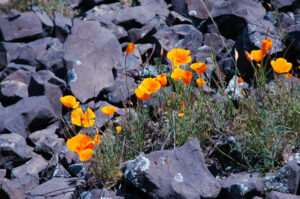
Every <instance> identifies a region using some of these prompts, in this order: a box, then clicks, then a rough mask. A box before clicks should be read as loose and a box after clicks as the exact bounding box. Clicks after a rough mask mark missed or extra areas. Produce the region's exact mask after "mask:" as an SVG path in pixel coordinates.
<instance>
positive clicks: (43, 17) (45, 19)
mask: <svg viewBox="0 0 300 199" xmlns="http://www.w3.org/2000/svg"><path fill="white" fill-rule="evenodd" d="M33 11H34V13H35V14H36V15H37V16H38V18H39V19H40V21H41V23H42V27H43V29H44V31H45V33H46V34H45V35H51V34H52V31H53V29H54V23H53V21H52V20H51V19H50V17H49V16H48V15H47V13H46V12H44V11H43V10H41V9H40V8H39V7H38V9H35V10H33Z"/></svg>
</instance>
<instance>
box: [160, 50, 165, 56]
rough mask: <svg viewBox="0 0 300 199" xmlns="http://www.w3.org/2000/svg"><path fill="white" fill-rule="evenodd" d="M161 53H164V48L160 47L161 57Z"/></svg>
mask: <svg viewBox="0 0 300 199" xmlns="http://www.w3.org/2000/svg"><path fill="white" fill-rule="evenodd" d="M163 55H164V49H163V48H161V49H160V56H161V57H162V56H163Z"/></svg>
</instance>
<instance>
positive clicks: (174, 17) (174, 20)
mask: <svg viewBox="0 0 300 199" xmlns="http://www.w3.org/2000/svg"><path fill="white" fill-rule="evenodd" d="M166 23H167V24H168V25H169V26H171V25H175V24H192V23H193V22H192V20H191V19H189V18H186V17H184V16H182V15H180V14H179V13H177V12H175V11H171V12H170V13H169V15H168V17H167V19H166Z"/></svg>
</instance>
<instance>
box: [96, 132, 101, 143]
mask: <svg viewBox="0 0 300 199" xmlns="http://www.w3.org/2000/svg"><path fill="white" fill-rule="evenodd" d="M94 142H95V144H100V142H101V140H100V135H99V133H97V134H96V135H95V137H94Z"/></svg>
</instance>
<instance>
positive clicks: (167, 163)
mask: <svg viewBox="0 0 300 199" xmlns="http://www.w3.org/2000/svg"><path fill="white" fill-rule="evenodd" d="M121 170H122V172H123V174H124V176H123V177H124V179H125V182H127V183H129V184H131V185H133V186H135V187H136V188H138V189H140V190H141V191H143V192H145V193H147V194H149V196H150V197H151V198H180V199H181V198H189V199H199V198H216V197H217V196H218V194H219V192H220V184H219V183H218V182H217V181H216V179H215V178H214V177H213V176H212V174H211V173H210V172H209V170H208V169H207V167H206V165H205V162H204V156H203V154H202V150H201V148H200V145H199V141H198V139H193V140H191V141H189V142H188V143H186V144H185V145H183V146H182V147H178V148H175V149H173V150H163V151H156V152H152V153H150V154H146V155H140V156H139V157H138V158H137V159H135V160H132V161H129V162H127V163H124V164H123V165H122V166H121Z"/></svg>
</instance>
